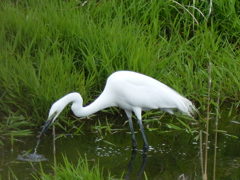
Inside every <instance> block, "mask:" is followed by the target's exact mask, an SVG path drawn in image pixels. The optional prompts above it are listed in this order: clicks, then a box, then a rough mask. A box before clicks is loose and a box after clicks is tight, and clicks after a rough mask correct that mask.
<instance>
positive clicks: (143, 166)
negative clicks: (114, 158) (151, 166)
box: [125, 148, 147, 180]
mask: <svg viewBox="0 0 240 180" xmlns="http://www.w3.org/2000/svg"><path fill="white" fill-rule="evenodd" d="M136 155H137V151H136V150H132V156H131V160H130V162H129V164H128V173H127V174H126V175H125V179H127V180H129V179H131V176H130V175H131V173H132V170H133V165H134V160H135V158H136ZM146 163H147V150H146V149H145V148H144V149H143V152H142V164H141V168H140V170H139V172H138V174H137V180H140V179H141V178H142V176H143V172H144V168H145V166H146Z"/></svg>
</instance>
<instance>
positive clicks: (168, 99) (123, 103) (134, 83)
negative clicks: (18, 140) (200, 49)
mask: <svg viewBox="0 0 240 180" xmlns="http://www.w3.org/2000/svg"><path fill="white" fill-rule="evenodd" d="M69 103H72V107H71V109H72V111H73V113H74V114H75V115H76V116H77V117H84V116H88V115H90V114H93V113H95V112H97V111H99V110H102V109H105V108H107V107H111V106H116V107H120V108H122V109H124V110H125V112H126V114H127V116H128V119H129V126H130V130H131V133H132V141H133V148H136V145H137V143H136V138H135V134H134V130H133V125H132V112H134V114H135V115H136V117H137V119H138V122H139V126H140V130H141V133H142V136H143V140H144V148H146V149H147V148H148V143H147V140H146V137H145V134H144V129H143V125H142V117H141V114H142V111H146V110H151V109H161V110H164V111H167V112H169V113H171V114H173V111H172V110H173V109H178V110H180V111H182V112H183V113H184V114H186V115H188V116H192V115H193V114H194V112H195V111H196V108H195V107H194V105H193V104H192V102H191V101H189V100H188V99H187V98H185V97H183V96H182V95H180V94H179V93H178V92H176V91H175V90H173V89H172V88H170V87H168V86H167V85H165V84H163V83H161V82H160V81H157V80H156V79H153V78H151V77H149V76H146V75H143V74H140V73H136V72H132V71H117V72H114V73H113V74H112V75H110V76H109V78H108V79H107V83H106V86H105V88H104V90H103V92H102V93H101V94H100V96H99V97H98V98H97V99H96V100H95V101H94V102H92V103H91V104H90V105H88V106H85V107H83V106H82V104H83V99H82V97H81V95H80V94H79V93H77V92H73V93H70V94H67V95H65V96H64V97H62V98H61V99H59V100H58V101H56V102H55V103H54V104H53V105H52V107H51V109H50V112H49V117H48V120H47V122H46V123H45V125H44V127H43V130H42V132H41V134H40V136H41V135H42V134H44V133H45V132H46V131H47V129H48V127H49V126H50V125H51V123H52V122H53V121H54V120H55V119H56V118H57V116H58V115H59V114H60V112H61V111H62V110H63V109H64V107H65V106H66V105H67V104H69Z"/></svg>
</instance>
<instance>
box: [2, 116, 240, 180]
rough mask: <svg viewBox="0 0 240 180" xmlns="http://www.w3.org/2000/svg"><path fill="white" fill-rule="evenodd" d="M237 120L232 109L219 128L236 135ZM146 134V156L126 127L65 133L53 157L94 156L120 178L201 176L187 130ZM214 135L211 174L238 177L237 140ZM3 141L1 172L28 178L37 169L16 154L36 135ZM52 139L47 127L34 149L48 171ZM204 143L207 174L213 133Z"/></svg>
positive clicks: (35, 164) (239, 147)
mask: <svg viewBox="0 0 240 180" xmlns="http://www.w3.org/2000/svg"><path fill="white" fill-rule="evenodd" d="M109 121H110V120H109ZM238 122H239V118H238V115H234V116H232V117H230V118H229V119H228V120H226V121H220V125H219V126H220V127H219V129H225V130H227V132H228V133H229V134H234V135H235V136H236V137H240V124H238ZM50 131H51V130H50ZM146 135H147V138H148V141H149V145H150V149H149V151H148V153H147V155H146V156H143V155H142V149H141V146H142V139H141V134H140V133H137V134H136V136H137V141H138V147H139V149H138V150H137V151H136V153H135V152H132V151H131V135H130V134H129V133H128V130H123V131H119V132H117V133H115V134H107V135H106V136H105V137H104V139H103V140H101V141H96V139H97V138H98V135H97V134H94V133H85V134H84V135H75V136H71V135H67V136H65V137H61V138H58V139H57V140H56V141H55V143H56V158H57V162H58V163H61V162H62V155H65V156H67V158H68V160H69V161H70V162H73V163H74V162H77V159H78V158H79V155H81V156H82V157H84V156H85V155H86V156H87V158H88V159H89V162H90V164H91V163H92V164H97V163H98V162H99V165H100V167H101V168H104V170H105V172H108V171H110V172H111V175H114V176H115V178H116V179H117V178H120V177H121V176H122V174H124V178H125V179H137V178H138V177H141V176H142V179H144V175H143V174H144V173H145V174H146V175H147V177H148V179H178V178H179V177H182V178H184V177H185V178H188V179H201V163H200V158H199V142H198V141H195V140H194V138H193V136H191V135H189V134H188V133H186V132H179V131H175V132H172V133H166V134H159V133H158V132H157V131H151V132H150V131H148V130H146ZM218 140H219V142H218V149H217V177H218V178H217V179H240V140H239V139H234V138H231V137H229V136H227V135H224V134H219V138H218ZM3 142H4V144H5V145H4V146H2V147H0V174H1V178H2V179H8V177H9V176H10V175H9V174H11V173H10V169H11V171H12V172H14V174H15V176H16V177H17V178H18V179H33V178H32V175H31V173H32V172H36V171H37V169H39V162H35V161H32V162H28V161H24V160H23V159H21V158H22V157H25V156H23V155H24V154H25V153H26V152H27V151H29V152H31V153H33V152H34V148H35V146H36V142H37V139H36V135H34V136H27V137H16V139H15V141H14V144H13V146H11V143H10V141H9V140H6V141H3ZM108 142H110V143H112V144H109V143H108ZM113 144H114V145H113ZM52 145H53V141H52V135H51V132H50V133H48V134H47V136H45V137H44V138H43V139H42V141H41V142H40V144H39V146H38V149H37V155H39V156H40V157H41V158H44V160H42V161H41V165H42V167H43V169H44V171H45V172H46V173H52V165H53V152H52V151H53V146H52ZM209 146H210V149H209V164H208V168H209V170H208V173H209V177H212V172H213V152H214V151H213V146H214V137H213V136H211V137H210V139H209ZM30 158H31V157H30ZM11 177H12V176H11ZM210 179H211V178H210Z"/></svg>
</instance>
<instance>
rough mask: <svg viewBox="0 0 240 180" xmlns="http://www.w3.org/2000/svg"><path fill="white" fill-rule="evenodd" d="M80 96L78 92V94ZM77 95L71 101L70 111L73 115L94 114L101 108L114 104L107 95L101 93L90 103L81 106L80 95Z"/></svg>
mask: <svg viewBox="0 0 240 180" xmlns="http://www.w3.org/2000/svg"><path fill="white" fill-rule="evenodd" d="M79 96H80V94H79ZM79 96H78V97H77V98H76V99H74V100H73V101H72V102H73V104H72V107H71V109H72V111H73V113H74V115H75V116H77V117H85V116H88V115H91V114H94V113H96V112H98V111H100V110H102V109H105V108H107V107H110V106H114V105H115V104H114V103H113V102H112V100H111V98H110V97H109V96H105V95H104V94H101V95H100V96H99V97H98V98H97V99H96V100H95V101H93V102H92V103H91V104H89V105H87V106H85V107H83V106H82V102H83V101H82V97H81V96H80V97H79Z"/></svg>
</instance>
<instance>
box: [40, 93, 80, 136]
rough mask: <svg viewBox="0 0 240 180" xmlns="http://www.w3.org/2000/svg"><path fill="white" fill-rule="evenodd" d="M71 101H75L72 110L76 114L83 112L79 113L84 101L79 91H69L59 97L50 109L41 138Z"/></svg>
mask: <svg viewBox="0 0 240 180" xmlns="http://www.w3.org/2000/svg"><path fill="white" fill-rule="evenodd" d="M69 103H73V105H72V110H73V112H74V114H75V115H76V116H78V115H79V114H81V113H78V109H81V107H82V103H83V99H82V97H81V95H80V94H79V93H77V92H73V93H69V94H67V95H65V96H63V97H62V98H61V99H59V100H58V101H56V102H55V103H54V104H53V105H52V107H51V109H50V111H49V115H48V119H47V121H46V123H45V124H44V126H43V128H42V131H41V133H40V135H39V138H41V136H42V135H43V134H44V133H46V132H47V130H48V128H49V127H50V125H51V124H52V123H53V122H54V121H55V119H56V118H57V117H58V115H59V114H60V113H61V112H62V110H63V109H64V108H65V106H66V105H67V104H69Z"/></svg>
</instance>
